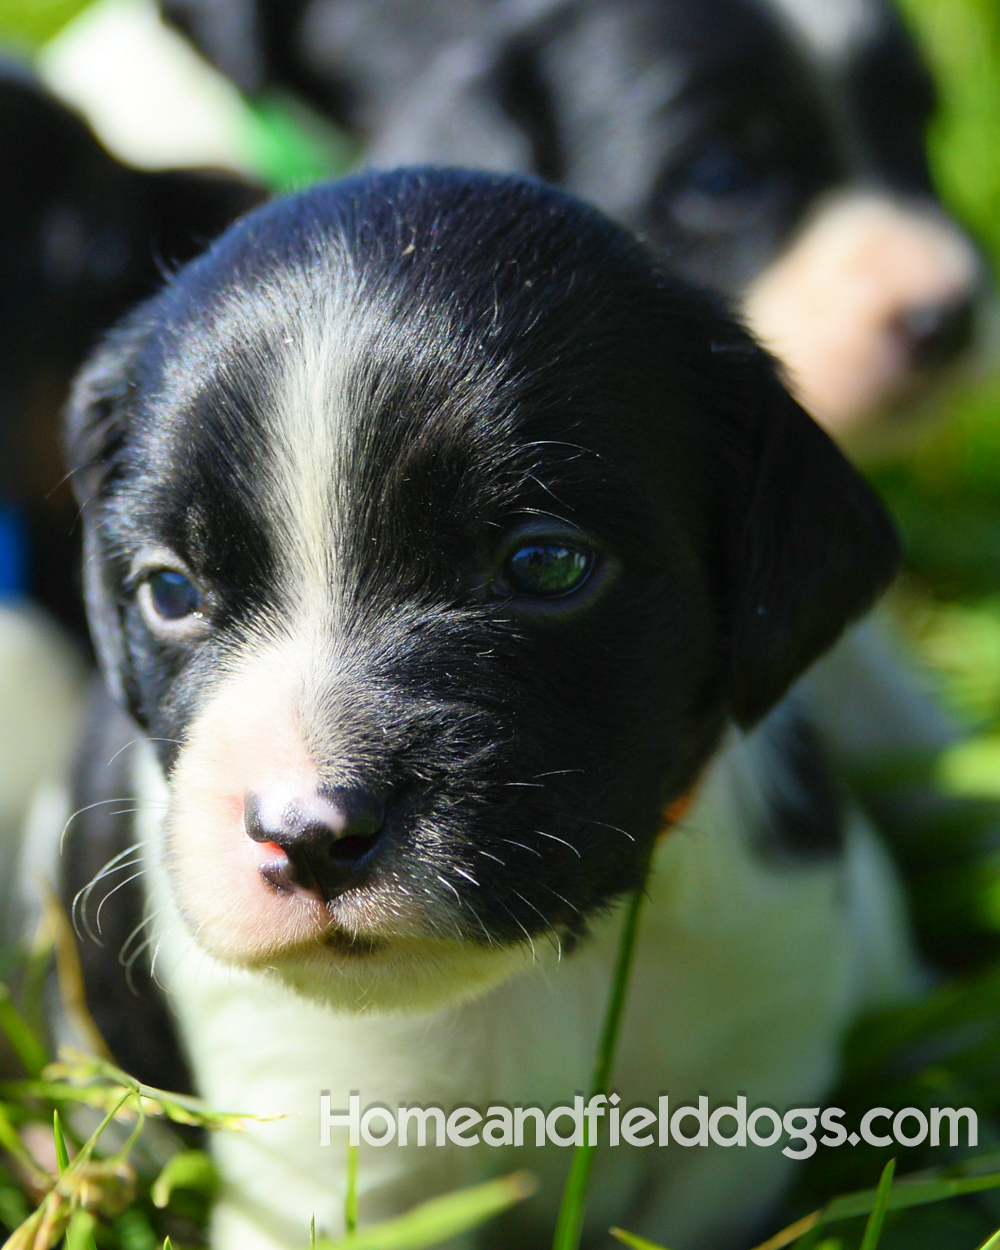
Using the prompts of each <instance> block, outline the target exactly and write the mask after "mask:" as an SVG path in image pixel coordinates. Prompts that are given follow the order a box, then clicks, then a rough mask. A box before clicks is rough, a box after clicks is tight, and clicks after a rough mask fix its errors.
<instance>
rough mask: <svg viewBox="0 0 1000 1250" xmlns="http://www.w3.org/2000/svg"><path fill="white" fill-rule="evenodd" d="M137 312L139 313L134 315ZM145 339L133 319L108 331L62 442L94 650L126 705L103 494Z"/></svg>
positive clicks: (78, 389)
mask: <svg viewBox="0 0 1000 1250" xmlns="http://www.w3.org/2000/svg"><path fill="white" fill-rule="evenodd" d="M140 312H141V310H140ZM144 337H145V328H144V326H143V324H142V322H141V321H140V319H139V316H138V315H137V314H133V315H132V316H131V317H130V318H129V320H128V321H126V322H125V323H123V324H122V325H121V326H119V327H117V328H116V329H114V330H112V331H111V333H110V334H109V335H108V336H107V337H106V338H105V340H104V342H103V343H102V344H101V346H100V347H99V348H98V349H97V351H96V352H95V354H94V355H93V356H92V357H91V358H90V361H89V362H88V363H87V364H86V365H85V366H84V368H83V370H82V371H81V373H80V374H79V375H78V377H77V379H76V382H75V383H74V385H73V390H72V392H71V394H70V398H69V402H68V404H67V406H66V413H65V420H64V427H63V442H64V447H65V451H66V459H67V463H68V465H69V470H70V480H71V481H72V483H73V491H74V493H75V495H76V498H77V501H78V503H79V505H80V516H81V518H82V520H83V589H84V597H85V598H86V601H87V615H88V617H89V621H90V632H91V636H92V638H93V641H94V650H95V651H96V652H97V658H98V661H99V663H100V666H101V671H102V672H103V674H104V680H105V682H106V683H107V686H108V689H109V690H110V692H111V694H112V695H113V696H114V698H115V699H116V700H117V701H118V702H119V703H121V704H122V705H123V706H124V705H126V704H127V701H128V700H127V690H126V685H127V656H126V652H125V645H124V638H123V633H122V622H121V611H120V605H119V602H118V589H117V586H116V585H115V584H114V583H113V581H112V577H111V571H112V568H113V561H112V560H111V559H109V558H108V556H109V553H108V551H107V550H106V542H105V540H104V538H103V535H102V520H103V516H102V507H101V502H102V495H103V492H104V488H105V485H106V483H107V481H108V477H109V475H110V474H111V473H112V472H113V470H114V466H115V462H116V458H117V456H118V454H119V452H120V449H121V446H122V443H123V440H124V437H125V418H124V413H123V406H124V402H125V400H126V398H127V395H128V389H129V368H130V365H131V363H132V361H133V359H134V358H135V356H136V355H137V353H138V351H139V349H140V347H141V345H142V341H143V339H144Z"/></svg>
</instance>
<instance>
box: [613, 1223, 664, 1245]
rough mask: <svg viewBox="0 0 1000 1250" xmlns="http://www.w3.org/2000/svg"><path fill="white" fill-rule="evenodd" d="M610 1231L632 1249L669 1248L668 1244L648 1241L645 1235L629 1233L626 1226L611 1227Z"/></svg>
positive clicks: (617, 1239)
mask: <svg viewBox="0 0 1000 1250" xmlns="http://www.w3.org/2000/svg"><path fill="white" fill-rule="evenodd" d="M608 1232H609V1233H610V1234H611V1236H612V1237H614V1238H615V1240H616V1241H620V1242H621V1243H622V1245H623V1246H629V1247H631V1250H667V1248H666V1246H658V1245H657V1244H656V1242H655V1241H647V1240H646V1238H645V1237H637V1236H636V1235H635V1233H627V1232H626V1231H625V1230H624V1228H609V1229H608Z"/></svg>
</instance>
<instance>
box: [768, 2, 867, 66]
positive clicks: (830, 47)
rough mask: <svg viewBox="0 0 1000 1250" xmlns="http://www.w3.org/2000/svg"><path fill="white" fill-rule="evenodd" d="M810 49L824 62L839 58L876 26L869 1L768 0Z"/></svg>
mask: <svg viewBox="0 0 1000 1250" xmlns="http://www.w3.org/2000/svg"><path fill="white" fill-rule="evenodd" d="M769 3H770V5H771V7H772V9H774V10H775V11H776V12H777V13H778V14H780V15H781V16H782V17H783V18H785V20H786V22H787V24H788V25H790V26H791V27H792V29H793V30H794V31H795V32H796V33H797V34H798V36H799V37H800V39H801V40H802V41H803V42H804V43H805V44H807V45H808V46H809V48H810V50H811V51H812V52H813V53H814V54H815V55H817V56H818V57H819V58H820V59H821V60H824V61H840V60H843V59H844V58H846V57H848V56H850V55H851V53H852V52H853V51H854V50H855V49H856V48H857V47H858V46H859V45H861V44H863V43H864V42H865V41H866V40H867V39H868V38H869V37H870V36H871V35H872V33H873V31H874V30H875V29H876V27H877V25H878V21H879V13H878V10H877V8H876V7H875V5H873V4H872V3H871V0H769Z"/></svg>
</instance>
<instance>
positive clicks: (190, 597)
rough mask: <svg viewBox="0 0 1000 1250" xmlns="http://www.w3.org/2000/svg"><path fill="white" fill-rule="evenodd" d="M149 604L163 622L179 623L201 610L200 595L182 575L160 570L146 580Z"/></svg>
mask: <svg viewBox="0 0 1000 1250" xmlns="http://www.w3.org/2000/svg"><path fill="white" fill-rule="evenodd" d="M147 585H148V586H149V598H150V603H151V605H152V607H153V609H154V611H155V612H156V614H157V615H158V616H161V617H162V618H163V619H164V620H165V621H181V620H184V618H185V617H188V616H194V615H195V614H196V613H197V612H198V611H199V610H200V608H201V595H200V594H199V592H198V590H197V589H196V588H195V587H194V586H193V585H192V583H191V582H190V581H189V579H188V578H186V577H185V576H184V574H183V573H176V572H174V571H173V570H171V569H161V570H160V571H159V572H157V573H151V574H150V575H149V577H148V578H147Z"/></svg>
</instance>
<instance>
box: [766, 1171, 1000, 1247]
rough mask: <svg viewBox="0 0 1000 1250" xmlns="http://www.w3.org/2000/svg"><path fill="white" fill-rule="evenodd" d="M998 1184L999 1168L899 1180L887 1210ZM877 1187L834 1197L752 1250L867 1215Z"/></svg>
mask: <svg viewBox="0 0 1000 1250" xmlns="http://www.w3.org/2000/svg"><path fill="white" fill-rule="evenodd" d="M998 1188H1000V1172H986V1173H984V1174H983V1175H981V1176H955V1177H943V1178H939V1177H932V1178H930V1179H928V1180H902V1181H899V1182H898V1183H897V1184H894V1185H893V1186H892V1189H891V1191H890V1193H889V1196H888V1198H887V1200H886V1210H887V1211H902V1210H905V1209H906V1208H907V1207H922V1206H927V1205H928V1204H930V1203H932V1202H944V1201H946V1200H947V1199H948V1198H960V1197H962V1195H964V1194H977V1193H982V1192H983V1191H984V1190H987V1189H998ZM878 1193H879V1191H878V1190H877V1189H862V1190H858V1192H857V1193H853V1194H844V1195H843V1196H842V1197H840V1198H834V1199H832V1200H831V1201H830V1202H828V1203H827V1204H826V1206H825V1207H822V1208H821V1209H820V1210H819V1211H813V1212H812V1214H811V1215H806V1216H804V1217H803V1218H802V1219H801V1220H796V1222H795V1223H794V1224H789V1226H788V1227H787V1228H783V1229H782V1230H781V1232H780V1233H775V1235H774V1236H773V1237H769V1238H768V1239H767V1241H763V1242H761V1244H760V1245H759V1246H755V1247H754V1250H783V1247H785V1246H790V1245H791V1244H792V1242H793V1241H798V1239H799V1238H800V1237H802V1236H804V1235H805V1234H806V1233H808V1232H809V1231H810V1230H811V1229H813V1228H814V1227H816V1226H818V1225H823V1224H833V1223H834V1222H836V1221H837V1220H850V1219H855V1218H856V1217H858V1216H861V1215H870V1214H871V1212H872V1211H873V1210H874V1207H875V1202H876V1199H877V1197H878Z"/></svg>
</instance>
